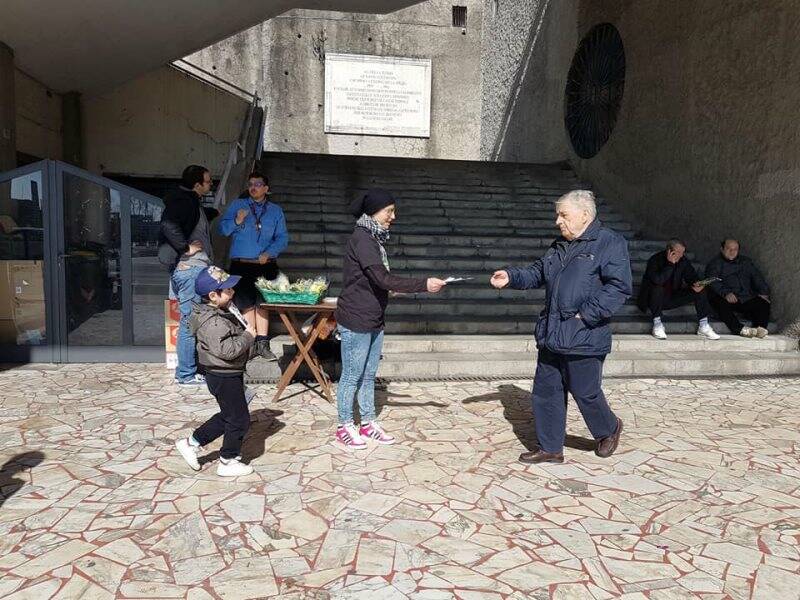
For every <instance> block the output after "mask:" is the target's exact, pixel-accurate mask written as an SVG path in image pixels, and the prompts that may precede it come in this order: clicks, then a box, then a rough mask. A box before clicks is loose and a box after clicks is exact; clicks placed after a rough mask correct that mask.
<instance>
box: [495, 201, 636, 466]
mask: <svg viewBox="0 0 800 600" xmlns="http://www.w3.org/2000/svg"><path fill="white" fill-rule="evenodd" d="M556 213H557V215H558V217H557V219H556V225H558V226H559V228H560V229H561V237H560V238H558V239H557V240H556V241H555V242H553V244H552V245H551V246H550V249H549V250H548V251H547V252H546V253H545V255H544V256H542V257H541V258H540V259H538V260H537V261H536V262H534V263H533V264H532V265H531V266H530V267H527V268H507V269H504V270H502V271H496V272H495V273H494V275H492V279H491V284H492V285H493V286H494V287H496V288H504V287H506V286H508V287H510V288H512V289H517V290H526V289H532V288H538V287H541V286H545V287H546V289H547V294H546V297H545V307H544V309H543V310H542V312H541V314H540V315H539V320H538V322H537V323H536V346H537V348H538V351H539V356H538V361H537V365H536V375H535V376H534V380H533V393H532V403H533V415H534V419H535V421H536V437H537V438H538V442H539V448H538V449H537V450H535V451H533V452H525V453H523V454H522V455H521V456H520V457H519V460H520V462H523V463H543V462H555V463H560V462H564V437H565V433H566V426H567V393H571V394H572V397H573V398H575V402H576V403H577V404H578V408H579V409H580V411H581V414H582V415H583V419H584V421H586V425H587V427H588V428H589V431H590V432H591V433H592V436H593V437H594V438H595V439H596V440H597V442H598V443H597V448H596V449H595V454H597V456H600V457H604V458H605V457H608V456H611V455H612V454H613V453H614V451H615V450H616V449H617V445H618V444H619V438H620V434H621V433H622V420H621V419H619V418H617V416H616V415H614V413H613V412H612V411H611V408H609V406H608V403H607V402H606V398H605V395H604V394H603V390H602V387H601V385H602V377H603V361H604V360H605V357H606V355H607V354H608V353H609V352H610V351H611V327H610V322H611V317H612V316H613V315H614V313H615V312H617V311H618V310H619V308H620V307H621V306H622V305H623V304H624V303H625V300H626V299H627V298H628V297H629V296H630V295H631V291H632V289H631V287H632V286H631V265H630V258H629V256H628V244H627V242H626V241H625V238H623V237H622V236H621V235H619V234H618V233H615V232H613V231H611V230H610V229H606V228H605V227H603V226H602V225H601V224H600V222H599V221H598V220H597V219H596V216H597V208H596V207H595V201H594V194H593V193H592V192H590V191H586V190H576V191H572V192H569V193H568V194H565V195H564V196H562V197H561V198H559V200H558V201H557V202H556Z"/></svg>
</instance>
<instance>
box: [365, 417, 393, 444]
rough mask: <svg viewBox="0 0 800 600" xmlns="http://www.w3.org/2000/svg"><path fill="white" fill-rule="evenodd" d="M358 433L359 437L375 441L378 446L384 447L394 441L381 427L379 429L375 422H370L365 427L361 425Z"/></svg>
mask: <svg viewBox="0 0 800 600" xmlns="http://www.w3.org/2000/svg"><path fill="white" fill-rule="evenodd" d="M358 433H359V434H361V437H365V438H369V439H371V440H375V441H376V442H378V443H379V444H383V445H385V446H388V445H389V444H394V441H395V440H394V438H393V437H392V436H390V435H389V434H388V433H386V432H385V431H384V430H383V427H381V426H380V425H379V424H378V422H377V421H370V422H369V423H367V424H366V425H362V426H361V429H359V430H358Z"/></svg>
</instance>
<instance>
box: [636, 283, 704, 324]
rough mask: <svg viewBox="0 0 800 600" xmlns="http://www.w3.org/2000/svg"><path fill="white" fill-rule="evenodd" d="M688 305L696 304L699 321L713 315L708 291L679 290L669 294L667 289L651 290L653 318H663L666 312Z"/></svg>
mask: <svg viewBox="0 0 800 600" xmlns="http://www.w3.org/2000/svg"><path fill="white" fill-rule="evenodd" d="M687 304H694V309H695V311H696V312H697V320H698V321H699V320H700V319H705V318H707V317H708V315H710V314H711V306H710V305H709V302H708V295H707V294H706V291H705V290H703V291H702V292H695V291H694V290H692V289H685V290H677V291H674V292H672V293H671V294H668V293H667V291H666V288H664V287H662V286H653V287H652V288H651V289H650V302H649V305H648V308H649V309H650V312H651V313H652V314H653V318H655V317H661V315H663V314H664V311H665V310H672V309H673V308H680V307H681V306H686V305H687Z"/></svg>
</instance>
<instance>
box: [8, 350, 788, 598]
mask: <svg viewBox="0 0 800 600" xmlns="http://www.w3.org/2000/svg"><path fill="white" fill-rule="evenodd" d="M529 385H530V383H529V382H526V381H509V382H501V383H430V384H428V383H420V384H403V383H396V384H391V385H390V386H389V387H388V389H387V390H385V391H381V392H380V393H379V401H380V405H381V415H380V418H381V420H382V422H383V423H384V425H385V426H386V427H387V429H389V430H390V431H391V432H393V433H395V434H396V435H397V436H398V438H399V442H400V443H399V444H398V445H396V446H391V447H370V449H369V450H368V451H367V452H366V453H360V454H357V455H354V454H352V453H347V452H345V451H344V450H342V449H339V448H337V447H335V446H333V445H332V444H331V443H330V439H331V433H332V430H333V426H334V422H335V411H334V408H333V407H332V406H330V405H328V404H327V403H325V402H324V401H323V400H322V399H320V398H319V397H318V396H316V395H314V394H312V393H310V392H303V391H302V389H303V388H302V387H301V386H294V387H293V388H290V390H292V389H293V390H294V391H295V392H296V393H295V395H294V396H292V397H289V398H287V399H286V400H285V401H283V402H281V403H279V404H272V403H271V402H269V401H268V399H269V398H270V397H271V391H272V390H273V388H272V386H257V389H258V391H259V397H258V398H257V399H256V400H255V401H254V403H253V405H252V407H251V408H252V409H253V419H254V424H253V427H252V430H251V434H250V436H249V438H248V441H247V443H246V447H245V457H246V458H247V459H250V460H251V461H252V464H253V466H254V467H255V473H254V474H253V475H251V476H249V477H247V478H240V479H238V480H233V481H230V480H222V479H220V478H218V477H217V476H216V475H215V473H214V468H213V466H214V463H213V462H209V463H207V464H205V466H204V469H203V470H202V471H201V472H200V473H199V474H196V473H194V472H192V471H191V470H190V469H189V468H188V467H187V466H186V465H185V464H184V463H183V461H182V460H181V459H180V457H179V456H178V455H177V454H176V452H175V450H174V448H173V446H172V442H173V441H174V439H175V438H176V437H178V436H180V435H185V434H186V433H187V432H188V431H189V430H190V427H191V426H192V425H193V424H197V423H198V422H199V421H200V420H201V419H202V418H204V417H205V416H207V415H209V414H211V413H212V412H213V411H214V405H213V401H212V400H211V398H210V396H209V395H208V394H207V393H206V392H205V391H204V390H200V391H194V392H192V391H187V390H179V389H177V388H175V387H174V386H172V385H171V384H170V376H169V373H168V372H167V371H165V370H164V369H163V368H160V367H157V366H147V365H71V366H63V367H54V368H18V369H11V370H7V371H4V372H2V373H0V389H2V392H0V405H1V406H2V411H0V444H1V446H0V460H2V463H4V466H3V472H2V475H0V489H1V490H2V496H0V503H2V506H0V597H2V598H11V599H14V600H21V599H30V600H44V599H49V598H74V599H81V600H83V599H86V600H94V599H103V598H188V599H190V600H209V599H213V598H218V599H224V600H237V599H247V598H272V597H275V598H278V597H280V598H313V599H323V598H365V599H366V598H369V599H390V600H394V599H401V598H415V599H433V600H438V599H445V598H457V599H460V600H477V599H484V598H485V599H501V598H511V599H515V600H522V599H524V598H533V599H545V598H553V599H559V600H564V599H577V600H583V599H590V600H591V599H604V598H627V599H630V600H634V599H645V598H650V599H654V600H668V599H669V600H671V599H680V598H708V599H711V598H714V599H717V598H719V599H722V598H731V599H743V598H758V599H765V600H785V599H793V598H800V551H798V548H800V466H799V465H798V452H799V451H800V432H798V424H800V380H798V379H794V380H792V379H755V380H718V381H686V380H676V381H668V380H614V381H609V382H607V386H606V389H607V391H608V395H609V397H610V399H611V402H612V405H613V406H614V408H615V409H616V410H617V412H618V414H619V415H620V416H621V417H622V418H623V419H624V420H625V422H626V434H625V435H624V436H623V440H622V444H621V446H620V450H619V451H618V453H617V454H616V455H614V456H613V457H612V458H610V459H606V460H603V459H599V458H597V457H596V456H595V455H594V454H593V453H592V452H591V447H592V446H591V442H590V441H588V440H587V439H586V438H587V436H588V432H587V431H586V429H585V426H584V425H583V423H582V421H581V420H580V417H579V415H578V414H577V410H576V409H575V408H574V406H571V408H570V422H569V433H570V437H569V439H568V446H569V447H568V448H567V462H566V463H565V464H563V465H548V466H542V467H525V466H523V465H521V464H518V463H517V462H516V459H517V455H518V454H519V452H521V451H523V450H524V448H525V447H531V444H532V437H533V436H532V433H531V432H532V424H531V415H530V409H529V406H528V388H529ZM213 450H214V448H210V449H209V451H210V452H211V458H212V459H213V456H214V454H213Z"/></svg>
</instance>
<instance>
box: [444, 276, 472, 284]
mask: <svg viewBox="0 0 800 600" xmlns="http://www.w3.org/2000/svg"><path fill="white" fill-rule="evenodd" d="M470 279H475V278H474V277H448V278H447V279H445V280H444V282H445V283H457V282H459V281H469V280H470Z"/></svg>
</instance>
